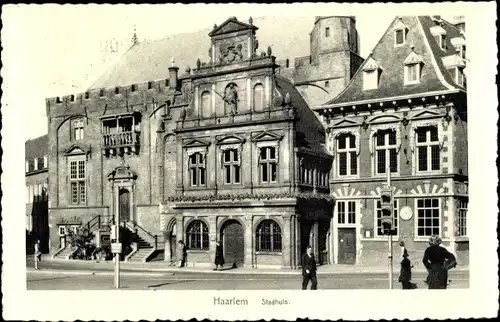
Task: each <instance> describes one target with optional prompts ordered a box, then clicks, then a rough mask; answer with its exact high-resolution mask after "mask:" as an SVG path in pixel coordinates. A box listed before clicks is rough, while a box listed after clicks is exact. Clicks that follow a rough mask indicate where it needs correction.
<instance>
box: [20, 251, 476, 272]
mask: <svg viewBox="0 0 500 322" xmlns="http://www.w3.org/2000/svg"><path fill="white" fill-rule="evenodd" d="M26 267H27V271H28V272H31V273H34V274H50V273H55V274H60V273H63V272H64V273H66V274H71V275H109V274H113V269H114V263H113V262H112V261H107V262H106V261H81V260H58V259H52V258H51V257H49V256H44V257H43V258H42V262H41V263H40V268H41V269H40V270H38V271H35V270H34V268H33V267H34V264H33V258H32V256H27V258H26ZM120 271H121V273H122V274H128V275H131V276H133V275H141V276H144V275H145V274H148V275H161V274H166V273H169V274H173V275H175V274H197V273H198V274H224V275H233V274H234V275H301V270H300V269H263V268H262V269H261V268H258V269H255V268H244V267H238V268H233V269H231V268H224V269H222V270H220V271H214V270H213V268H212V267H183V268H178V267H175V266H171V265H170V263H167V262H163V261H161V262H160V261H159V262H148V263H130V262H120ZM387 271H388V268H387V266H363V265H341V264H334V265H322V266H319V267H318V271H317V274H318V275H339V274H340V275H345V274H348V275H356V274H387ZM412 272H413V273H423V274H425V273H426V270H425V269H424V268H420V267H416V268H414V269H413V270H412ZM451 272H457V273H460V274H467V275H468V273H469V267H468V266H457V267H456V268H455V269H453V270H452V271H451ZM393 274H394V275H398V274H399V265H397V264H394V265H393Z"/></svg>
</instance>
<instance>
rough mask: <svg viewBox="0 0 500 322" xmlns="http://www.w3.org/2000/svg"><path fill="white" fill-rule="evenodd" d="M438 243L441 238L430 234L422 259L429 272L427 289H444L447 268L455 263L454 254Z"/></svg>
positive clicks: (446, 279)
mask: <svg viewBox="0 0 500 322" xmlns="http://www.w3.org/2000/svg"><path fill="white" fill-rule="evenodd" d="M440 245H441V238H440V237H439V236H438V235H432V236H431V238H430V239H429V247H427V249H426V250H425V253H424V258H423V260H422V261H423V263H424V266H425V267H426V268H427V270H428V272H429V276H428V277H427V282H428V284H429V289H446V287H447V285H448V270H449V269H451V268H453V267H455V266H456V265H457V262H456V259H455V256H454V255H453V254H452V253H450V252H449V251H448V250H447V249H446V248H444V247H441V246H440Z"/></svg>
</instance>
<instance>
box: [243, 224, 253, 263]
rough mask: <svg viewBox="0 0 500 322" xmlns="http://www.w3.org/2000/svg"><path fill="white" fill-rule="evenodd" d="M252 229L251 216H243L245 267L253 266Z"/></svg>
mask: <svg viewBox="0 0 500 322" xmlns="http://www.w3.org/2000/svg"><path fill="white" fill-rule="evenodd" d="M254 240H255V238H254V229H253V216H252V215H246V216H245V237H244V244H245V259H244V264H243V266H244V267H245V268H254V246H253V241H254Z"/></svg>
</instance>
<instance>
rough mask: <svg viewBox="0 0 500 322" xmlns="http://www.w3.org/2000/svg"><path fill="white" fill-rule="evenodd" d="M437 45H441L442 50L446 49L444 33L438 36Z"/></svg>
mask: <svg viewBox="0 0 500 322" xmlns="http://www.w3.org/2000/svg"><path fill="white" fill-rule="evenodd" d="M439 46H440V47H441V49H443V50H446V49H448V46H447V44H446V35H445V34H443V35H441V36H440V37H439Z"/></svg>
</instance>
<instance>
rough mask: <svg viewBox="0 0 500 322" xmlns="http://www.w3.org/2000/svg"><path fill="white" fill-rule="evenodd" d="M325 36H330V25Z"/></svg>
mask: <svg viewBox="0 0 500 322" xmlns="http://www.w3.org/2000/svg"><path fill="white" fill-rule="evenodd" d="M325 37H330V27H326V28H325Z"/></svg>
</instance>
